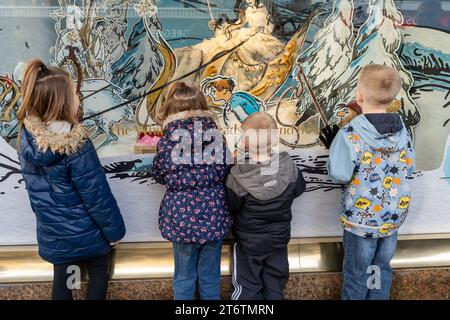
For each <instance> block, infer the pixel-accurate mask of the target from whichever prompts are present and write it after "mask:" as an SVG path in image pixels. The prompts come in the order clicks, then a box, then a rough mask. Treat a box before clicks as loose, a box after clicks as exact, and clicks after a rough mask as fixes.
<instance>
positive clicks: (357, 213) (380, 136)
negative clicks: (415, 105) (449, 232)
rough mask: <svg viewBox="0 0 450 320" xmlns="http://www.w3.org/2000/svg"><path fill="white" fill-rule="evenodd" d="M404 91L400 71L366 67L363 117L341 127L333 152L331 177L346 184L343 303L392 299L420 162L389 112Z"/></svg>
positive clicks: (360, 89) (360, 99)
mask: <svg viewBox="0 0 450 320" xmlns="http://www.w3.org/2000/svg"><path fill="white" fill-rule="evenodd" d="M401 86H402V81H401V77H400V74H399V73H398V71H397V70H395V69H393V68H391V67H388V66H382V65H368V66H366V67H364V68H363V70H362V71H361V75H360V78H359V81H358V86H357V92H356V101H357V103H358V104H359V105H360V106H361V109H362V112H363V114H361V115H359V116H357V117H356V118H354V119H353V120H352V121H351V122H350V123H348V124H347V125H345V126H344V127H342V128H341V129H340V130H339V132H338V133H337V135H336V137H335V138H334V140H333V143H332V144H331V147H330V158H329V162H328V173H329V175H330V177H331V178H332V180H333V181H335V182H340V183H344V184H346V187H345V191H344V196H343V209H342V211H341V214H340V217H339V221H340V223H341V225H342V227H343V228H344V236H343V242H344V252H345V253H344V265H343V278H344V282H343V288H342V299H357V300H365V299H389V295H390V287H391V283H392V269H391V267H390V261H391V259H392V257H393V256H394V253H395V248H396V245H397V230H398V228H399V227H400V225H401V224H402V223H403V221H404V220H405V218H406V215H407V213H408V207H409V203H410V199H411V194H410V189H409V185H408V181H407V178H408V177H410V176H411V175H412V173H413V171H414V159H415V155H414V150H413V147H412V142H411V138H410V136H409V134H408V131H407V129H406V128H405V126H404V124H403V121H402V119H401V117H400V116H399V114H397V113H388V112H387V111H386V109H387V107H388V106H389V105H390V104H391V103H392V102H393V101H394V99H395V97H396V96H397V94H398V93H399V91H400V89H401Z"/></svg>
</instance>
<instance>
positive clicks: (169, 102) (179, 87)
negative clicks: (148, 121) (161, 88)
mask: <svg viewBox="0 0 450 320" xmlns="http://www.w3.org/2000/svg"><path fill="white" fill-rule="evenodd" d="M194 110H205V111H209V108H208V103H207V102H206V98H205V96H204V95H203V93H202V92H201V91H200V90H199V89H198V88H196V87H191V86H189V85H188V84H186V83H184V82H181V81H178V82H175V83H173V84H172V85H171V86H170V87H169V89H168V90H167V93H166V94H165V95H164V96H163V100H162V107H161V108H160V109H159V110H158V114H157V115H156V122H157V123H158V124H162V123H163V122H164V120H166V119H167V117H168V116H170V115H172V114H175V113H179V112H183V111H194Z"/></svg>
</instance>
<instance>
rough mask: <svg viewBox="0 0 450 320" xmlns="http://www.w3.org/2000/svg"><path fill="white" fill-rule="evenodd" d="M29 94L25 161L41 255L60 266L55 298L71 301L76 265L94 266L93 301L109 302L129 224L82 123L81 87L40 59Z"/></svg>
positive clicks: (30, 75)
mask: <svg viewBox="0 0 450 320" xmlns="http://www.w3.org/2000/svg"><path fill="white" fill-rule="evenodd" d="M22 94H23V101H22V105H21V108H20V110H19V113H18V119H19V120H20V121H21V122H22V123H23V126H22V127H21V130H20V134H19V141H18V153H19V160H20V165H21V168H22V175H23V178H24V181H25V185H26V188H27V191H28V195H29V197H30V202H31V207H32V209H33V211H34V213H35V214H36V220H37V221H36V224H37V239H38V244H39V255H40V256H41V257H42V258H43V259H44V260H46V261H48V262H50V263H52V264H53V267H54V275H53V292H52V298H53V299H57V300H59V299H64V300H71V299H72V291H71V288H73V287H70V286H69V285H72V284H73V283H71V282H70V278H71V277H72V278H73V276H74V274H73V273H74V270H76V269H74V268H73V266H74V265H76V266H79V265H81V264H87V269H88V273H89V286H88V291H87V299H105V298H106V291H107V284H108V278H109V269H110V267H109V264H110V251H111V247H112V245H114V243H116V242H118V241H119V240H121V239H122V238H123V236H124V235H125V225H124V222H123V219H122V215H121V214H120V210H119V208H118V207H117V203H116V200H115V199H114V196H113V195H112V193H111V190H110V188H109V185H108V183H107V181H106V177H105V173H104V171H103V167H102V166H101V165H100V162H99V159H98V157H97V153H96V152H95V149H94V146H93V145H92V142H91V141H90V140H89V139H88V137H87V135H86V132H85V130H84V128H83V126H82V125H81V124H79V123H78V119H77V112H78V108H79V100H78V97H77V94H76V89H75V85H74V83H73V81H72V79H71V78H70V76H69V74H68V73H66V72H65V71H63V70H61V69H59V68H56V67H48V68H47V66H46V65H45V64H44V63H43V62H42V61H40V60H37V59H36V60H32V61H30V62H29V63H28V65H27V66H26V68H25V71H24V76H23V81H22ZM78 270H79V269H78ZM75 278H76V276H75Z"/></svg>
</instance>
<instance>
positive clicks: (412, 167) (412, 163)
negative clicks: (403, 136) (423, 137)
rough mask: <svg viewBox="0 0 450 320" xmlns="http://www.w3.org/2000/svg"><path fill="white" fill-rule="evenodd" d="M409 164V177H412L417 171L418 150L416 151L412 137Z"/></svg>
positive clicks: (409, 147) (409, 148) (409, 144)
mask: <svg viewBox="0 0 450 320" xmlns="http://www.w3.org/2000/svg"><path fill="white" fill-rule="evenodd" d="M407 165H408V172H407V175H408V177H411V176H412V175H413V173H414V172H415V171H416V152H415V151H414V147H413V144H412V142H411V139H410V140H409V143H408V158H407Z"/></svg>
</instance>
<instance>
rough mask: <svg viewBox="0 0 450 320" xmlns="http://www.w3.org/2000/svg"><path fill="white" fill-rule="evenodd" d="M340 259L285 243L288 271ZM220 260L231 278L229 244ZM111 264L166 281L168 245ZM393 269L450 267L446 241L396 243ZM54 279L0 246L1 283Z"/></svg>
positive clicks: (328, 246) (30, 258)
mask: <svg viewBox="0 0 450 320" xmlns="http://www.w3.org/2000/svg"><path fill="white" fill-rule="evenodd" d="M322 240H324V239H322ZM342 255H343V249H342V243H341V242H340V240H339V238H336V241H328V242H325V241H320V240H318V239H316V242H313V241H312V239H309V240H307V241H305V239H292V241H291V243H290V244H289V265H290V272H291V273H303V272H339V271H340V270H341V265H342ZM222 257H223V258H222V266H221V270H222V275H230V274H231V263H232V260H231V259H232V244H231V243H230V242H228V243H226V244H225V245H224V246H223V249H222ZM113 260H114V266H113V270H112V279H113V280H130V279H152V278H170V277H172V275H173V257H172V246H171V244H170V243H168V242H156V243H123V244H120V245H119V246H118V248H117V249H116V250H115V251H114V254H113ZM392 266H393V267H394V268H431V267H433V268H436V267H450V239H449V238H447V239H424V240H400V241H399V243H398V247H397V252H396V254H395V257H394V259H393V261H392ZM52 277H53V268H52V265H51V264H49V263H47V262H45V261H43V260H42V259H41V258H40V257H39V256H38V254H37V247H36V246H1V247H0V283H4V284H7V283H32V282H50V281H52Z"/></svg>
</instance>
